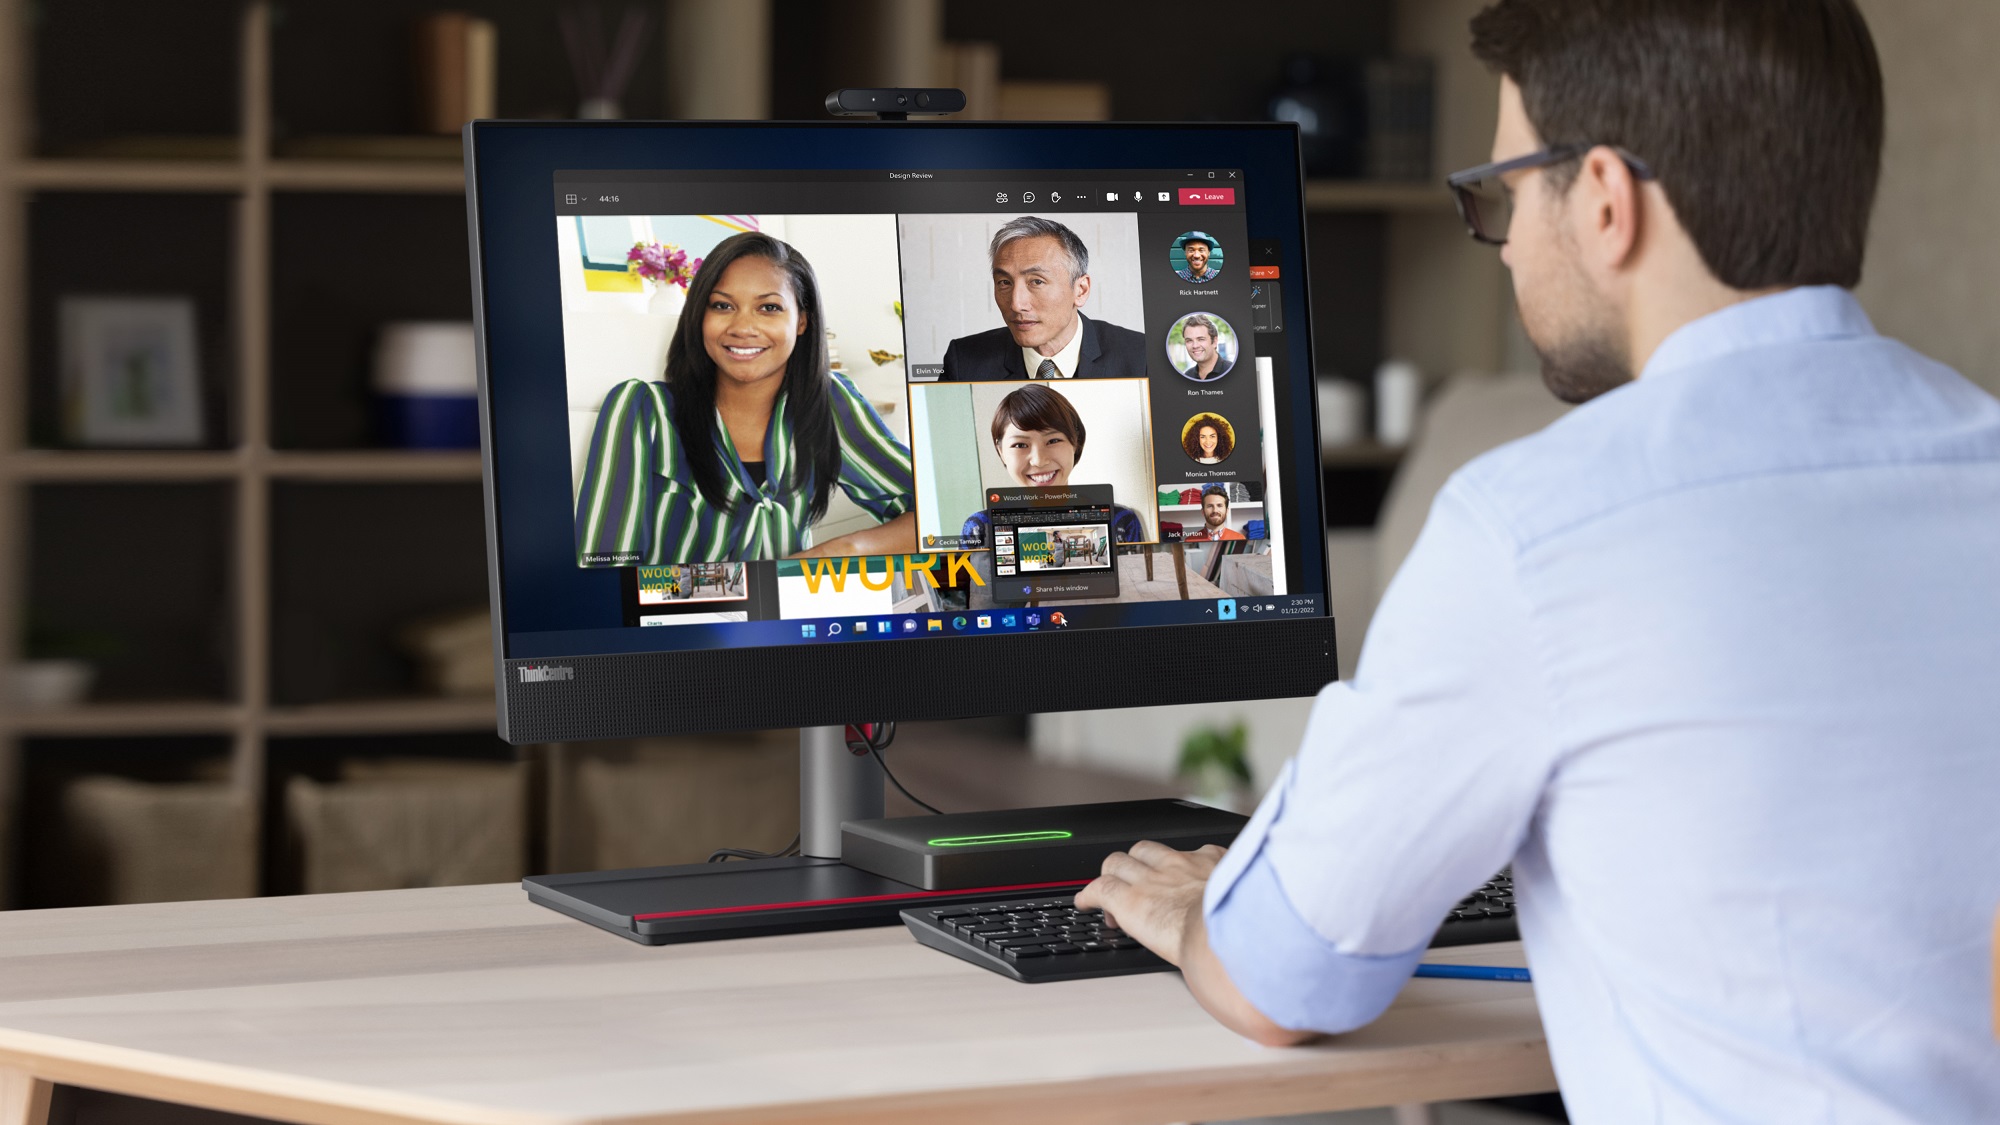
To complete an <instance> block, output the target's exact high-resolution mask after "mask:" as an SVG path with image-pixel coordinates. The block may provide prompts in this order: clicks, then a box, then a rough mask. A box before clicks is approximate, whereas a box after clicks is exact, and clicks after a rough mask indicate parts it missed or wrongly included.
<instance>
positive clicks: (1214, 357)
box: [1181, 313, 1235, 383]
mask: <svg viewBox="0 0 2000 1125" xmlns="http://www.w3.org/2000/svg"><path fill="white" fill-rule="evenodd" d="M1216 340H1217V334H1216V331H1215V322H1214V321H1212V320H1210V319H1208V318H1207V317H1205V316H1203V315H1201V314H1200V313H1196V314H1195V315H1193V316H1191V317H1188V318H1187V321H1186V322H1185V323H1184V324H1182V325H1181V346H1182V347H1184V348H1186V349H1187V357H1188V362H1189V363H1191V364H1193V365H1194V366H1192V367H1190V368H1188V369H1187V370H1186V371H1183V372H1182V373H1181V374H1183V375H1186V376H1187V377H1188V378H1190V379H1193V380H1195V381H1196V382H1200V383H1205V382H1207V381H1208V380H1210V379H1220V378H1222V377H1223V376H1224V375H1227V374H1229V369H1230V368H1231V367H1233V366H1235V365H1234V364H1231V363H1224V362H1223V361H1222V349H1221V347H1220V345H1219V344H1217V342H1216Z"/></svg>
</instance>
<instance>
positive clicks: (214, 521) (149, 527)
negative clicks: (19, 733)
mask: <svg viewBox="0 0 2000 1125" xmlns="http://www.w3.org/2000/svg"><path fill="white" fill-rule="evenodd" d="M234 493H235V490H234V488H233V487H231V486H229V485H227V484H218V483H207V482H200V481H181V482H175V483H168V484H159V483H145V484H117V483H108V482H78V483H37V484H34V485H31V486H29V488H28V490H27V508H28V535H27V540H26V541H27V543H28V544H29V552H28V560H27V568H26V569H27V575H26V577H27V590H26V594H27V598H26V603H25V604H26V605H27V606H28V607H29V615H30V619H29V622H28V626H29V634H30V645H31V650H32V651H31V655H45V656H51V657H57V656H70V657H77V658H81V659H84V660H88V661H89V662H90V663H91V664H92V665H94V666H95V668H96V670H97V678H96V683H95V685H94V686H93V688H92V691H91V700H92V703H93V706H92V707H89V708H83V709H80V711H79V712H78V714H77V716H76V717H75V718H72V719H68V720H65V719H62V718H60V717H58V716H57V715H55V714H43V713H40V712H31V713H26V714H24V716H23V717H24V718H26V717H28V716H29V715H40V716H41V717H40V718H38V719H36V720H34V721H36V722H38V723H43V724H61V723H63V722H71V723H79V724H82V725H84V726H86V727H94V726H98V725H103V726H106V727H109V728H116V729H138V727H139V725H140V724H142V723H143V722H144V721H146V717H147V716H152V717H157V718H158V719H160V720H161V721H162V722H165V723H169V724H174V725H176V727H177V729H220V728H221V727H223V726H225V725H227V723H226V722H225V721H224V720H223V719H221V718H220V715H221V712H220V711H211V710H203V709H202V705H200V704H195V705H193V706H194V707H195V709H194V710H192V711H189V710H184V709H181V708H180V706H179V705H178V704H176V705H172V706H167V707H164V708H163V709H161V710H158V711H157V712H156V711H154V710H151V709H150V708H152V707H154V706H156V705H154V704H151V703H150V702H149V701H155V700H208V701H212V702H213V703H214V704H215V705H217V706H220V705H222V704H224V703H226V702H227V701H229V700H231V699H233V698H234V689H233V680H234V677H233V676H232V674H231V673H232V670H233V668H234V664H235V659H234V651H235V645H234V639H235V629H234V622H235V619H236V614H235V612H234V607H233V604H232V602H231V600H230V593H231V590H230V586H231V582H230V578H231V573H232V570H233V563H234V551H233V549H232V547H231V543H232V542H233V535H234V530H235V522H236V516H235V499H236V497H235V494H234ZM109 703H131V704H142V703H144V704H147V706H144V707H137V708H134V709H127V710H115V709H107V710H103V711H99V710H98V709H97V708H96V706H94V705H95V704H109Z"/></svg>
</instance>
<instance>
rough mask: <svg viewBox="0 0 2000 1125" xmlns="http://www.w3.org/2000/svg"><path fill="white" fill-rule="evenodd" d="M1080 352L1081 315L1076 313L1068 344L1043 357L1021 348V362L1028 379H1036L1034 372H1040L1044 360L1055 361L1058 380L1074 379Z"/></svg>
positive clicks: (1032, 350)
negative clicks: (1026, 371)
mask: <svg viewBox="0 0 2000 1125" xmlns="http://www.w3.org/2000/svg"><path fill="white" fill-rule="evenodd" d="M1082 352H1083V314H1082V313H1077V314H1076V331H1074V332H1071V333H1070V334H1069V343H1067V344H1064V345H1063V346H1062V350H1061V351H1059V352H1057V353H1056V354H1054V355H1043V354H1042V353H1040V352H1038V351H1036V350H1035V349H1033V348H1022V349H1021V362H1022V364H1024V365H1025V366H1026V367H1027V369H1028V378H1030V379H1033V378H1036V375H1035V372H1037V371H1039V370H1041V367H1042V361H1043V360H1045V359H1053V360H1055V361H1056V374H1057V377H1058V378H1062V379H1074V378H1076V360H1077V357H1078V356H1079V355H1081V354H1082Z"/></svg>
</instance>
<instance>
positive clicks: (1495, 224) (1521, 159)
mask: <svg viewBox="0 0 2000 1125" xmlns="http://www.w3.org/2000/svg"><path fill="white" fill-rule="evenodd" d="M1596 147H1597V146H1596V145H1594V144H1581V145H1555V146H1552V147H1550V148H1545V149H1543V150H1541V151H1540V152H1531V153H1529V154H1528V155H1526V156H1517V157H1515V158H1514V159H1512V160H1501V161H1496V162H1495V163H1492V164H1481V165H1480V166H1479V167H1477V168H1467V169H1466V170H1465V171H1463V172H1453V173H1452V174H1451V175H1449V176H1446V177H1445V181H1444V182H1445V184H1446V185H1447V186H1449V187H1450V188H1451V197H1452V199H1453V201H1454V202H1456V203H1457V204H1458V216H1459V218H1461V219H1464V220H1465V228H1466V229H1467V230H1469V231H1471V232H1472V237H1473V238H1475V239H1477V240H1478V241H1480V242H1484V243H1485V244H1486V245H1488V246H1505V245H1507V227H1508V224H1510V223H1512V222H1513V221H1514V193H1513V191H1512V189H1510V188H1508V186H1507V183H1506V181H1505V180H1503V179H1501V177H1502V176H1504V175H1506V174H1507V173H1509V172H1519V171H1523V170H1525V169H1528V168H1546V167H1548V166H1549V165H1551V164H1561V163H1562V162H1563V161H1565V160H1575V159H1576V158H1577V157H1579V156H1582V155H1583V154H1584V153H1587V152H1589V151H1590V150H1591V149H1594V148H1596ZM1610 147H1611V151H1613V152H1615V153H1617V154H1618V159H1620V160H1623V161H1624V162H1625V166H1626V167H1627V168H1630V169H1632V174H1633V175H1634V176H1637V177H1638V178H1639V179H1642V180H1650V179H1653V169H1652V168H1651V167H1650V166H1648V165H1647V163H1646V162H1645V161H1643V160H1641V159H1639V158H1638V157H1636V156H1633V155H1632V154H1631V153H1629V152H1626V151H1625V150H1624V149H1622V148H1619V147H1617V146H1616V145H1613V146H1610Z"/></svg>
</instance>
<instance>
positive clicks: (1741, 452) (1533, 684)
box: [1205, 287, 2000, 1125]
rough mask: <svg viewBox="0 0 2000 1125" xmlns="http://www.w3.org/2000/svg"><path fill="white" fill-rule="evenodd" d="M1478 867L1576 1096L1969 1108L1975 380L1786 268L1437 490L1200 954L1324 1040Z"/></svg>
mask: <svg viewBox="0 0 2000 1125" xmlns="http://www.w3.org/2000/svg"><path fill="white" fill-rule="evenodd" d="M1510 862H1511V863H1512V864H1513V869H1514V880H1515V886H1516V891H1517V895H1518V899H1519V908H1520V925H1521V934H1522V938H1523V940H1524V941H1525V943H1526V945H1527V951H1528V958H1529V962H1530V964H1531V965H1532V966H1533V969H1534V974H1535V984H1534V989H1535V996H1536V999H1537V1001H1538V1002H1539V1004H1540V1007H1541V1013H1542V1020H1543V1023H1544V1025H1545V1027H1546V1030H1547V1032H1548V1037H1549V1044H1550V1050H1551V1052H1552V1053H1553V1055H1554V1058H1555V1068H1556V1074H1557V1078H1558V1080H1559V1081H1560V1082H1561V1084H1562V1090H1563V1095H1564V1098H1565V1100H1566V1102H1567V1104H1568V1107H1569V1111H1570V1113H1571V1115H1572V1117H1573V1118H1574V1119H1575V1120H1577V1121H1579V1122H1603V1123H1617V1125H1626V1123H1631V1122H1656V1121H1657V1122H1704V1123H1706V1122H1744V1123H1757V1125H1765V1123H1770V1122H1839V1123H1841V1125H1857V1123H1864V1122H1923V1123H1926V1125H1930V1123H1937V1122H2000V1046H1996V1044H1995V1041H1994V1029H1993V1024H1992V1016H1991V1006H1992V1002H1993V980H1992V971H1991V967H1990V966H1991V963H1992V961H1991V958H1992V952H1991V951H1992V942H1993V925H1994V914H1995V910H1996V908H2000V402H1996V401H1995V400H1994V399H1993V398H1992V397H1991V396H1989V395H1987V394H1986V393H1985V392H1983V391H1981V390H1979V389H1978V388H1977V387H1975V386H1973V385H1972V384H1970V383H1968V382H1967V381H1966V380H1964V379H1963V378H1961V377H1960V376H1958V375H1957V374H1956V373H1954V372H1952V371H1951V370H1949V369H1947V368H1945V367H1942V366H1940V365H1939V364H1937V363H1934V362H1931V361H1930V360H1927V359H1925V358H1924V357H1923V356H1920V355H1918V354H1916V353H1915V352H1913V351H1911V350H1910V349H1909V348H1907V347H1904V346H1903V345H1901V344H1899V343H1896V342H1895V341H1893V340H1889V339H1886V338H1884V337H1881V336H1878V335H1876V334H1875V332H1874V329H1873V328H1872V326H1870V324H1869V323H1868V319H1867V317H1866V316H1865V315H1864V314H1863V313H1862V311H1861V308H1860V306H1859V305H1858V304H1856V303H1855V301H1854V299H1853V297H1852V296H1851V295H1849V294H1848V293H1847V292H1846V291H1845V290H1842V289H1837V288H1831V287H1824V288H1806V289H1795V290H1790V291H1787V292H1784V293H1780V294H1777V295H1774V296H1770V297H1764V298H1760V299H1757V300H1753V301H1748V302H1744V303H1742V304H1739V305H1735V306H1732V307H1730V308H1728V309H1725V310H1723V311H1721V312H1718V313H1716V314H1714V315H1712V316H1708V317H1705V318H1703V319H1701V320H1699V321H1697V322H1695V323H1693V324H1690V325H1688V326H1686V327H1684V328H1682V329H1681V330H1680V331H1678V332H1676V333H1675V334H1674V335H1673V336H1671V337H1669V338H1668V339H1667V341H1666V342H1665V343H1664V344H1663V345H1662V346H1661V347H1660V349H1659V350H1658V352H1657V353H1656V354H1655V355H1654V356H1653V357H1652V360H1651V362H1649V363H1648V364H1647V365H1646V369H1645V372H1644V374H1643V376H1642V377H1641V378H1640V379H1638V380H1637V381H1636V382H1633V383H1630V384H1628V385H1626V386H1623V387H1620V388H1619V389H1617V390H1614V391H1612V392H1610V393H1609V394H1606V395H1603V396H1602V397H1600V398H1598V399H1596V400H1594V401H1592V402H1590V403H1588V404H1586V405H1584V406H1582V407H1579V408H1578V409H1576V410H1574V411H1571V412H1570V413H1569V414H1568V415H1566V416H1565V417H1564V418H1562V419H1561V420H1560V421H1558V422H1556V423H1555V424H1554V425H1552V426H1550V427H1549V428H1548V429H1546V430H1544V431H1542V432H1541V433H1539V434H1536V435H1534V436H1532V437H1529V438H1526V439H1524V440H1521V441H1518V442H1515V443H1513V444H1511V445H1508V446H1505V447H1503V448H1501V449H1498V450H1495V451H1494V452H1492V453H1489V454H1487V455H1486V456H1484V457H1482V458H1480V459H1479V460H1477V461H1474V462H1473V463H1472V464H1471V465H1468V466H1467V467H1466V468H1464V469H1463V470H1461V471H1460V472H1459V473H1458V474H1457V475H1455V476H1454V477H1453V478H1452V480H1451V481H1450V483H1449V484H1447V485H1446V487H1445V488H1444V490H1443V491H1442V492H1441V493H1440V494H1439V496H1438V498H1437V501H1436V504H1435V506H1434V507H1433V508H1432V510H1431V514H1430V519H1429V522H1428V523H1427V524H1426V525H1425V528H1424V531H1423V534H1422V536H1421V537H1420V539H1419V540H1418V543H1417V545H1416V547H1415V548H1414V550H1413V551H1412V552H1411V554H1410V557H1409V560H1408V561H1407V562H1406V563H1405V564H1404V566H1403V568H1402V570H1401V571H1400V572H1398V574H1397V575H1396V578H1395V581H1394V582H1393V583H1392V584H1391V586H1390V588H1389V590H1388V593H1387V594H1386V595H1385V597H1384V599H1383V602H1382V606H1381V608H1380V610H1379V611H1378V612H1377V614H1376V617H1375V620H1374V623H1373V625H1372V626H1371V627H1370V629H1369V632H1368V637H1367V643H1366V645H1365V647H1364V649H1363V651H1362V656H1361V660H1360V667H1359V668H1358V669H1357V671H1356V674H1355V676H1354V678H1353V679H1352V680H1351V681H1349V682H1345V683H1339V684H1334V685H1331V686H1329V687H1328V688H1327V689H1326V690H1325V691H1324V692H1322V693H1321V694H1320V696H1319V699H1318V700H1317V702H1316V703H1315V705H1314V707H1313V713H1312V719H1311V722H1310V724H1309V725H1308V727H1307V730H1306V735H1305V740H1304V744H1303V746H1302V747H1301V748H1300V750H1299V753H1298V756H1297V757H1296V758H1295V759H1293V761H1292V762H1290V763H1289V764H1288V765H1287V766H1286V768H1285V770H1284V773H1283V774H1282V775H1281V776H1280V778H1279V779H1278V782H1277V784H1276V785H1275V787H1274V788H1273V789H1272V791H1271V792H1270V794H1269V795H1268V796H1267V797H1266V798H1265V800H1264V803H1263V805H1262V807H1260V808H1259V809H1258V811H1257V815H1256V816H1255V817H1254V818H1253V819H1252V821H1251V823H1250V826H1249V827H1248V828H1247V829H1246V830H1245V831H1244V833H1243V835H1242V836H1241V838H1239V839H1238V841H1237V843H1236V846H1235V847H1233V848H1232V849H1231V850H1230V852H1229V855H1228V856H1227V857H1226V858H1225V859H1224V860H1223V862H1222V865H1221V866H1220V867H1219V868H1218V869H1217V870H1216V873H1215V875H1214V877H1213V878H1212V879H1211V880H1210V882H1209V885H1208V891H1207V898H1206V900H1205V911H1206V916H1207V921H1208V926H1209V930H1210V941H1211V943H1212V945H1213V947H1214V949H1215V951H1216V953H1217V954H1218V956H1219V957H1220V958H1221V961H1222V964H1223V965H1224V966H1225V967H1226V968H1227V970H1228V972H1229V975H1230V978H1231V979H1232V980H1233V981H1234V982H1235V983H1236V985H1237V987H1238V988H1239V989H1240V990H1241V991H1242V992H1243V993H1244V995H1245V996H1246V997H1247V998H1248V999H1249V1000H1250V1001H1251V1002H1252V1003H1254V1004H1255V1005H1256V1006H1257V1007H1258V1009H1259V1010H1261V1011H1263V1012H1264V1013H1265V1014H1266V1015H1267V1016H1269V1017H1270V1018H1271V1019H1273V1020H1274V1021H1276V1022H1277V1023H1279V1024H1282V1025H1284V1026H1286V1027H1291V1028H1298V1029H1308V1028H1309V1029H1315V1030H1321V1031H1333V1032H1337V1031H1343V1030H1347V1029H1351V1028H1354V1027H1358V1026H1360V1025H1361V1024H1364V1023H1367V1022H1368V1021H1369V1020H1371V1019H1373V1018H1374V1017H1375V1016H1376V1015H1377V1014H1379V1013H1380V1012H1381V1011H1382V1009H1383V1008H1385V1007H1386V1006H1387V1005H1388V1004H1389V1002H1390V1001H1391V1000H1393V999H1394V998H1395V995H1396V993H1397V991H1398V990H1399V989H1400V988H1401V987H1402V985H1403V981H1404V980H1405V979H1406V978H1407V977H1408V976H1409V974H1410V971H1411V969H1412V968H1413V967H1414V966H1415V965H1416V963H1417V961H1418V960H1419V958H1420V957H1421V955H1422V953H1423V950H1424V946H1425V944H1426V942H1427V941H1428V939H1429V938H1430V936H1431V934H1432V933H1433V932H1434V931H1435V929H1436V928H1437V926H1438V924H1439V921H1440V920H1441V919H1442V918H1443V917H1444V915H1445V913H1446V912H1447V911H1448V910H1449V909H1450V908H1451V906H1452V905H1453V904H1454V903H1455V902H1456V901H1457V900H1458V899H1459V898H1460V897H1461V896H1463V895H1464V894H1466V893H1467V892H1469V891H1471V890H1472V889H1473V888H1474V887H1476V886H1477V885H1479V884H1480V883H1481V882H1483V881H1484V880H1485V879H1487V878H1488V877H1489V876H1490V875H1492V873H1493V872H1494V871H1496V870H1498V869H1499V868H1501V867H1503V866H1505V865H1506V864H1508V863H1510ZM1492 987H1495V988H1505V987H1509V986H1506V985H1494V986H1492Z"/></svg>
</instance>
